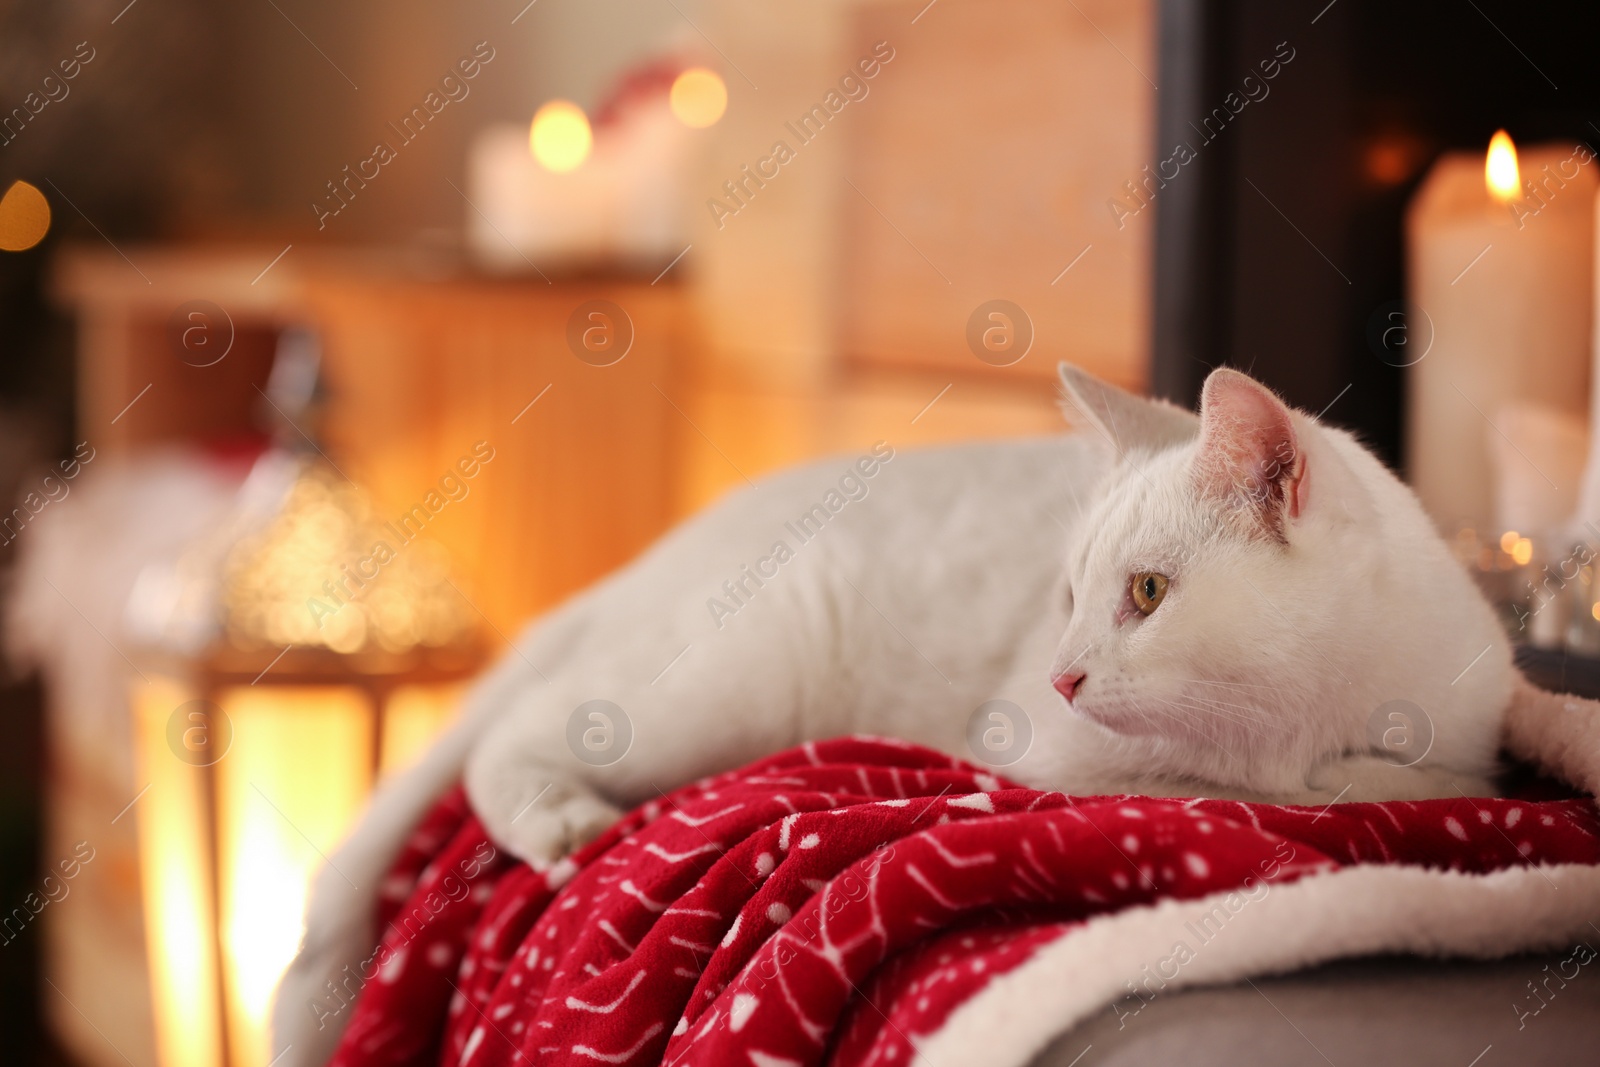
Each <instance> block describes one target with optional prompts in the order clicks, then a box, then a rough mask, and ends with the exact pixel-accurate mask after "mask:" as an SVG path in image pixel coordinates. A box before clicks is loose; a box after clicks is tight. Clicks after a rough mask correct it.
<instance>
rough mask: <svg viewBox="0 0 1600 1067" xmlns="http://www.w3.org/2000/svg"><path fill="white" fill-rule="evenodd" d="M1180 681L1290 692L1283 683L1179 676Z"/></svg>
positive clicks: (1193, 683) (1228, 687)
mask: <svg viewBox="0 0 1600 1067" xmlns="http://www.w3.org/2000/svg"><path fill="white" fill-rule="evenodd" d="M1178 681H1180V682H1186V683H1188V684H1190V685H1215V686H1221V687H1223V688H1227V689H1270V690H1272V691H1273V692H1275V693H1286V692H1288V690H1287V689H1285V688H1284V687H1283V686H1281V685H1267V684H1254V685H1253V684H1251V683H1250V682H1219V681H1217V680H1216V679H1213V678H1179V679H1178Z"/></svg>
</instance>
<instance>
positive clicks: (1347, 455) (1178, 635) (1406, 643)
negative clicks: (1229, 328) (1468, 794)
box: [1051, 365, 1513, 793]
mask: <svg viewBox="0 0 1600 1067" xmlns="http://www.w3.org/2000/svg"><path fill="white" fill-rule="evenodd" d="M1061 376H1062V382H1063V385H1064V386H1065V389H1066V401H1067V403H1066V409H1067V411H1068V414H1069V417H1070V418H1071V419H1072V421H1073V422H1074V423H1075V424H1076V425H1077V426H1078V427H1079V429H1080V431H1081V432H1083V433H1087V434H1089V435H1092V436H1093V437H1095V438H1096V439H1098V440H1099V441H1100V442H1101V443H1102V444H1103V445H1104V447H1105V448H1106V451H1107V454H1108V457H1109V458H1110V460H1111V465H1110V471H1111V473H1110V474H1108V476H1107V477H1106V479H1105V481H1104V484H1103V486H1102V487H1101V490H1100V491H1099V492H1098V493H1097V494H1096V495H1095V498H1094V500H1093V502H1092V503H1087V504H1086V505H1085V508H1086V510H1085V514H1084V516H1083V519H1082V521H1081V522H1080V523H1078V524H1076V526H1077V529H1078V531H1079V533H1078V534H1077V535H1076V537H1075V538H1074V543H1073V544H1071V545H1070V546H1069V549H1068V552H1067V560H1066V574H1065V579H1064V582H1063V587H1062V591H1061V593H1060V595H1061V597H1062V598H1063V601H1064V605H1065V607H1066V608H1067V610H1068V623H1067V626H1066V631H1065V634H1064V635H1063V637H1062V639H1061V643H1060V646H1059V648H1058V650H1057V653H1056V657H1055V660H1054V662H1053V664H1052V667H1051V677H1052V680H1053V681H1054V683H1055V685H1056V688H1057V689H1058V690H1059V691H1060V692H1061V693H1062V695H1063V697H1064V698H1066V700H1067V702H1068V704H1069V705H1070V707H1071V709H1072V711H1073V712H1075V713H1076V714H1078V715H1081V716H1083V717H1084V718H1086V719H1088V720H1091V721H1092V722H1094V723H1097V724H1098V725H1099V726H1100V727H1102V728H1103V729H1104V730H1106V731H1109V733H1110V734H1111V735H1113V737H1114V738H1115V739H1117V740H1116V741H1115V742H1114V743H1116V744H1118V745H1120V746H1121V747H1122V748H1123V749H1124V750H1125V751H1127V752H1129V753H1134V754H1137V756H1138V758H1141V759H1146V760H1148V761H1149V762H1148V766H1149V768H1150V770H1151V771H1153V772H1155V773H1160V774H1181V775H1185V776H1193V777H1197V778H1200V779H1202V780H1205V781H1211V782H1217V783H1221V784H1224V785H1231V786H1237V787H1240V788H1245V789H1250V790H1258V791H1262V792H1268V793H1271V792H1284V793H1288V792H1293V791H1295V790H1296V789H1299V788H1303V787H1304V784H1305V782H1306V776H1307V775H1308V774H1309V773H1311V769H1312V768H1313V767H1314V766H1315V765H1317V764H1319V763H1324V762H1326V761H1328V760H1331V759H1335V758H1338V757H1339V756H1341V755H1343V754H1352V753H1359V752H1362V751H1366V750H1368V749H1370V748H1371V747H1372V743H1373V737H1374V736H1375V733H1374V730H1373V724H1374V722H1379V723H1380V725H1381V724H1383V723H1386V722H1387V720H1386V719H1385V718H1384V717H1385V716H1387V715H1388V712H1387V711H1384V710H1383V709H1385V708H1390V709H1393V708H1399V709H1401V710H1402V711H1406V710H1408V709H1410V708H1415V709H1419V710H1420V713H1421V715H1422V716H1423V719H1422V720H1418V721H1414V722H1412V723H1411V724H1410V725H1411V726H1412V727H1413V728H1414V729H1415V730H1417V731H1418V737H1419V741H1418V743H1419V744H1420V743H1421V741H1422V740H1426V741H1427V742H1428V744H1429V745H1430V749H1431V750H1430V751H1429V753H1428V756H1427V757H1426V758H1428V759H1430V760H1432V761H1433V764H1432V765H1433V766H1445V767H1448V768H1450V769H1452V770H1458V771H1460V772H1462V773H1473V774H1482V773H1486V772H1487V771H1488V770H1489V768H1490V767H1491V766H1492V765H1493V761H1494V757H1495V753H1496V750H1497V747H1498V737H1499V733H1498V730H1499V716H1500V713H1501V711H1502V710H1503V708H1504V707H1505V705H1506V702H1507V700H1508V698H1509V693H1510V689H1511V684H1512V676H1513V675H1512V672H1513V668H1512V666H1511V657H1510V646H1509V642H1508V641H1507V639H1506V637H1505V635H1504V632H1503V631H1502V629H1501V627H1500V625H1499V624H1498V622H1497V621H1496V618H1495V615H1494V612H1493V610H1492V609H1491V608H1490V606H1489V604H1488V602H1487V601H1486V600H1485V598H1484V597H1483V595H1482V594H1481V593H1480V592H1479V591H1478V589H1477V587H1476V586H1475V584H1474V583H1473V581H1472V579H1471V578H1470V576H1469V575H1468V574H1467V573H1466V571H1465V570H1464V568H1462V567H1461V566H1460V565H1459V564H1458V563H1457V562H1456V560H1455V559H1454V558H1453V556H1452V555H1451V553H1450V551H1449V549H1448V547H1447V546H1446V544H1445V543H1444V541H1443V540H1442V539H1441V538H1440V537H1439V535H1438V534H1437V532H1436V531H1435V529H1434V527H1433V524H1432V522H1431V521H1430V520H1429V519H1428V517H1427V515H1426V514H1425V513H1424V512H1423V510H1422V507H1421V505H1420V504H1419V502H1418V501H1417V499H1416V497H1415V495H1414V494H1412V492H1411V491H1410V490H1409V489H1407V488H1406V487H1405V486H1404V485H1403V484H1402V483H1401V482H1400V481H1399V480H1398V479H1397V478H1396V477H1395V476H1394V475H1393V474H1392V473H1390V471H1389V470H1388V469H1387V468H1385V467H1384V466H1383V464H1382V463H1381V462H1380V461H1379V460H1378V459H1377V458H1376V457H1375V456H1373V455H1372V454H1371V453H1370V452H1368V451H1367V450H1366V449H1364V448H1363V447H1362V446H1361V445H1360V444H1359V443H1358V442H1357V441H1356V440H1355V439H1354V438H1353V437H1352V436H1350V435H1349V434H1348V433H1346V432H1344V431H1341V430H1338V429H1334V428H1332V427H1329V426H1326V425H1323V424H1322V423H1320V422H1319V421H1318V420H1317V419H1316V418H1314V417H1312V416H1310V415H1306V414H1304V413H1302V412H1299V411H1295V410H1293V409H1291V408H1289V407H1288V406H1286V405H1285V404H1284V403H1283V402H1282V401H1281V400H1280V399H1279V398H1278V397H1277V396H1276V395H1274V394H1273V393H1272V392H1271V390H1269V389H1267V388H1266V387H1265V386H1263V385H1261V384H1260V383H1258V382H1256V381H1255V380H1253V379H1252V378H1249V377H1247V376H1246V375H1244V374H1241V373H1240V372H1238V371H1234V370H1228V369H1219V370H1216V371H1213V372H1212V373H1211V375H1210V377H1208V378H1207V379H1206V382H1205V387H1204V390H1203V392H1202V397H1201V406H1200V414H1199V415H1198V416H1196V415H1194V414H1193V413H1191V412H1188V411H1185V410H1183V409H1181V408H1177V407H1174V406H1172V405H1170V404H1166V403H1164V402H1160V401H1152V400H1146V399H1142V398H1139V397H1135V396H1132V395H1130V394H1128V393H1125V392H1123V391H1121V390H1119V389H1116V388H1114V387H1112V386H1109V385H1106V384H1105V383H1103V382H1100V381H1098V380H1096V379H1094V378H1093V377H1091V376H1089V375H1087V374H1085V373H1084V372H1082V371H1080V370H1077V369H1076V368H1073V367H1068V366H1065V365H1063V366H1062V368H1061ZM1393 701H1405V702H1407V703H1406V704H1404V705H1398V704H1391V702H1393ZM1409 717H1410V719H1412V720H1416V719H1417V716H1416V713H1415V712H1411V713H1410V715H1409ZM1378 732H1379V733H1381V730H1380V731H1378ZM1423 733H1427V734H1431V737H1430V738H1422V737H1421V735H1422V734H1423Z"/></svg>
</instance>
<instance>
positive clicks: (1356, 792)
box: [1292, 753, 1495, 804]
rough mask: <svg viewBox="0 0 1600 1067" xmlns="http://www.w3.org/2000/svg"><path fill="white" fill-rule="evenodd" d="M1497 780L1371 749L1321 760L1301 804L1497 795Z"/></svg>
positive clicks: (1307, 782) (1307, 783) (1300, 799)
mask: <svg viewBox="0 0 1600 1067" xmlns="http://www.w3.org/2000/svg"><path fill="white" fill-rule="evenodd" d="M1494 795H1495V788H1494V782H1493V780H1492V779H1491V778H1489V777H1488V776H1486V775H1479V774H1472V773H1469V772H1466V771H1460V770H1456V769H1453V768H1449V767H1444V766H1441V765H1439V764H1437V763H1430V762H1429V761H1428V760H1427V758H1426V757H1424V758H1423V759H1422V760H1420V761H1418V762H1417V763H1415V764H1412V765H1409V766H1404V765H1400V764H1397V763H1394V762H1391V761H1390V760H1388V759H1385V758H1383V757H1382V756H1376V755H1372V754H1369V753H1363V754H1360V755H1349V756H1343V757H1340V758H1339V759H1335V760H1329V761H1327V762H1325V763H1320V764H1318V765H1317V766H1315V767H1313V768H1312V769H1311V773H1310V774H1309V775H1307V776H1306V792H1305V794H1304V795H1303V796H1298V797H1295V798H1294V799H1293V801H1292V802H1293V803H1298V804H1332V803H1334V802H1336V801H1337V802H1341V803H1355V802H1358V801H1380V800H1432V799H1437V798H1439V797H1461V796H1466V797H1487V796H1494Z"/></svg>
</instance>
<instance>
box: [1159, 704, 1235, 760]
mask: <svg viewBox="0 0 1600 1067" xmlns="http://www.w3.org/2000/svg"><path fill="white" fill-rule="evenodd" d="M1156 702H1157V703H1158V704H1165V705H1167V707H1169V708H1177V709H1178V710H1179V711H1192V710H1194V709H1192V708H1185V707H1183V706H1182V705H1179V704H1175V703H1173V702H1172V701H1170V700H1165V699H1163V698H1161V697H1156ZM1156 710H1158V711H1159V710H1160V709H1159V708H1158V709H1156ZM1161 714H1163V715H1165V716H1166V717H1167V718H1169V719H1171V720H1172V721H1173V722H1176V723H1178V724H1179V725H1180V726H1182V727H1184V729H1185V730H1187V731H1191V732H1193V733H1195V734H1198V735H1199V736H1200V737H1201V738H1202V739H1204V740H1206V741H1209V742H1211V743H1212V744H1213V745H1216V746H1217V750H1218V751H1220V752H1221V753H1222V754H1223V755H1224V756H1227V757H1228V758H1229V759H1231V760H1233V761H1234V762H1235V763H1237V762H1238V760H1239V757H1238V755H1237V754H1235V753H1234V752H1233V751H1232V750H1230V749H1229V748H1228V747H1227V746H1226V745H1224V744H1223V743H1222V742H1221V741H1218V740H1217V739H1216V738H1215V737H1212V736H1211V735H1210V734H1209V733H1207V732H1206V731H1205V730H1204V729H1202V728H1201V724H1202V723H1204V721H1205V720H1204V719H1197V718H1195V717H1194V716H1192V715H1174V714H1173V713H1172V712H1170V711H1162V712H1161Z"/></svg>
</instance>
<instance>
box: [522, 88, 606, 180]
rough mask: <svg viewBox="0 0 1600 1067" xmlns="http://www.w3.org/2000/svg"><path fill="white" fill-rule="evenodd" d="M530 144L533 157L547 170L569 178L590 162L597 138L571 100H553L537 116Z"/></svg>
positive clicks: (583, 115)
mask: <svg viewBox="0 0 1600 1067" xmlns="http://www.w3.org/2000/svg"><path fill="white" fill-rule="evenodd" d="M528 140H529V143H530V145H531V146H532V148H533V157H534V158H535V159H537V160H538V161H539V162H540V163H541V164H543V165H544V167H545V169H546V170H551V171H554V172H555V173H557V174H565V173H567V172H568V171H572V170H577V169H578V167H580V166H582V165H583V161H584V160H585V159H588V158H589V149H590V147H591V146H592V145H593V144H594V134H593V133H592V132H590V130H589V117H588V116H587V115H585V114H584V113H583V109H582V108H580V107H579V106H578V105H577V104H574V103H571V102H570V101H567V100H552V101H550V102H549V103H548V104H546V105H544V106H543V107H541V108H540V109H539V110H538V112H537V113H535V114H534V116H533V128H532V129H531V130H530V131H529V134H528Z"/></svg>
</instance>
